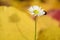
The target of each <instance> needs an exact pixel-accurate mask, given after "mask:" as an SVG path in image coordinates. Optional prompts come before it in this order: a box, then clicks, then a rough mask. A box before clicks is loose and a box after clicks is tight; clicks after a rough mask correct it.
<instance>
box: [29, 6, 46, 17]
mask: <svg viewBox="0 0 60 40" xmlns="http://www.w3.org/2000/svg"><path fill="white" fill-rule="evenodd" d="M28 10H29V12H30V14H31V15H34V16H42V15H44V14H45V12H44V10H43V9H41V7H39V6H31V7H30V8H29V9H28Z"/></svg>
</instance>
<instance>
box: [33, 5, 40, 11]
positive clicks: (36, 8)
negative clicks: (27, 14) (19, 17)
mask: <svg viewBox="0 0 60 40" xmlns="http://www.w3.org/2000/svg"><path fill="white" fill-rule="evenodd" d="M32 7H33V9H34V10H39V9H40V7H38V6H32Z"/></svg>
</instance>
